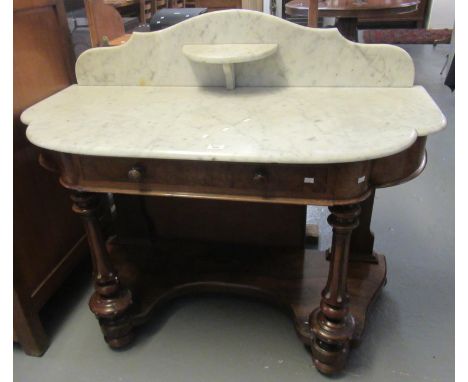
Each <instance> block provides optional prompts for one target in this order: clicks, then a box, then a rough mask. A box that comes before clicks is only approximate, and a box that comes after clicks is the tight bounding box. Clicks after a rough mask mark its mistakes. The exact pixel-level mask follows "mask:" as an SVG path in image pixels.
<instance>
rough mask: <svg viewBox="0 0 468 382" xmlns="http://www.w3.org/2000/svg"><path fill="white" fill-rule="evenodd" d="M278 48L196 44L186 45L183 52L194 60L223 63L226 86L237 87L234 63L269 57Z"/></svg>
mask: <svg viewBox="0 0 468 382" xmlns="http://www.w3.org/2000/svg"><path fill="white" fill-rule="evenodd" d="M277 50H278V44H195V45H184V46H183V47H182V52H183V53H184V55H185V56H186V57H187V58H188V59H190V60H191V61H194V62H201V63H205V64H220V65H223V71H224V76H225V78H226V88H228V89H231V90H232V89H234V88H235V87H236V77H235V70H234V64H239V63H242V62H251V61H257V60H261V59H263V58H266V57H269V56H271V55H272V54H274V53H275V52H276V51H277Z"/></svg>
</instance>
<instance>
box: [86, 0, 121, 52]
mask: <svg viewBox="0 0 468 382" xmlns="http://www.w3.org/2000/svg"><path fill="white" fill-rule="evenodd" d="M84 3H85V7H86V16H87V18H88V26H89V33H90V36H91V46H92V47H93V48H94V47H97V46H102V45H103V42H104V41H107V43H110V42H111V41H112V43H110V44H109V45H118V44H119V41H124V42H125V41H127V40H128V37H129V36H130V35H128V36H126V33H125V28H124V23H123V19H122V16H121V15H120V13H119V12H118V11H117V10H116V9H115V8H114V7H113V6H111V5H108V4H105V2H104V0H84Z"/></svg>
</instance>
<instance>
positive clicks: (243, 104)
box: [21, 85, 445, 164]
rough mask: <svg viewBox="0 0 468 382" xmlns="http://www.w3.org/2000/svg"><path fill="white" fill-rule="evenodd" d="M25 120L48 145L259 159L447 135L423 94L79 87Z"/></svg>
mask: <svg viewBox="0 0 468 382" xmlns="http://www.w3.org/2000/svg"><path fill="white" fill-rule="evenodd" d="M21 120H22V121H23V122H24V123H25V124H28V125H29V127H28V129H27V137H28V138H29V140H30V141H31V142H32V143H34V144H35V145H37V146H39V147H43V148H46V149H50V150H56V151H60V152H66V153H73V154H83V155H98V156H117V157H135V158H160V159H189V160H209V161H212V160H214V161H232V162H259V163H304V164H311V163H335V162H352V161H359V160H366V159H373V158H378V157H384V156H387V155H390V154H394V153H397V152H400V151H402V150H403V149H405V148H407V147H409V146H410V145H411V144H412V143H413V142H414V141H415V140H416V138H417V136H418V135H419V136H425V135H428V134H431V133H434V132H436V131H438V130H441V129H442V128H443V127H444V126H445V118H444V116H443V115H442V113H441V112H440V110H439V108H438V107H437V105H436V104H435V103H434V102H433V100H432V99H431V97H430V96H429V95H428V94H427V92H426V91H425V90H424V88H422V87H420V86H415V87H411V88H330V87H329V88H313V87H278V88H248V87H244V88H236V89H234V90H226V89H224V88H219V87H211V88H208V87H206V88H202V87H141V86H140V87H138V86H125V87H120V86H77V85H74V86H71V87H69V88H67V89H65V90H63V91H61V92H59V93H58V94H56V95H53V96H52V97H49V98H47V99H45V100H43V101H41V102H40V103H38V104H36V105H34V106H32V107H31V108H29V109H27V110H26V111H25V112H24V113H23V114H22V115H21Z"/></svg>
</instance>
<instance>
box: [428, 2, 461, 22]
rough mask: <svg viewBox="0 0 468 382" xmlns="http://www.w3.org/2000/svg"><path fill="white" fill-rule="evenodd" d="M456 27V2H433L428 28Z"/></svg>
mask: <svg viewBox="0 0 468 382" xmlns="http://www.w3.org/2000/svg"><path fill="white" fill-rule="evenodd" d="M454 25H455V0H432V4H431V5H430V13H429V22H428V28H430V29H441V28H453V27H454Z"/></svg>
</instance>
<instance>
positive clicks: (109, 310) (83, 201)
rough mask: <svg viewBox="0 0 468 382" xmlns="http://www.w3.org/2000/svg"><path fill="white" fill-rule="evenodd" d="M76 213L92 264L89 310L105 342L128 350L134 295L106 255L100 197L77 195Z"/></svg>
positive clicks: (74, 205)
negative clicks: (92, 283) (82, 223)
mask: <svg viewBox="0 0 468 382" xmlns="http://www.w3.org/2000/svg"><path fill="white" fill-rule="evenodd" d="M72 200H73V211H75V212H76V213H77V214H79V215H80V216H81V217H82V219H83V222H84V226H85V229H86V233H87V235H88V242H89V247H90V249H91V257H92V260H93V273H94V278H95V281H94V288H95V292H94V293H93V295H92V296H91V299H90V300H89V307H90V309H91V311H92V312H93V313H94V314H95V315H96V318H97V319H98V320H99V324H100V326H101V330H102V332H103V334H104V339H105V340H106V342H107V343H108V344H109V346H110V347H112V348H121V347H124V346H126V345H127V344H128V343H130V341H131V340H132V337H133V333H132V323H131V320H130V318H129V315H128V310H129V308H130V306H131V304H132V294H131V292H130V291H129V290H128V289H125V288H122V287H121V286H120V283H119V278H118V276H117V273H116V271H115V270H114V268H113V266H112V264H111V262H110V259H109V254H108V253H107V250H106V247H105V243H104V239H103V236H102V232H101V228H100V226H99V221H98V216H97V212H96V209H97V207H98V205H99V194H91V193H84V192H74V193H73V194H72Z"/></svg>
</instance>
